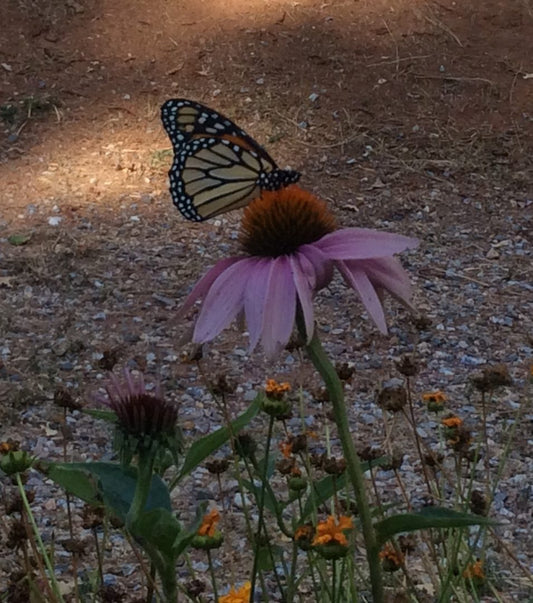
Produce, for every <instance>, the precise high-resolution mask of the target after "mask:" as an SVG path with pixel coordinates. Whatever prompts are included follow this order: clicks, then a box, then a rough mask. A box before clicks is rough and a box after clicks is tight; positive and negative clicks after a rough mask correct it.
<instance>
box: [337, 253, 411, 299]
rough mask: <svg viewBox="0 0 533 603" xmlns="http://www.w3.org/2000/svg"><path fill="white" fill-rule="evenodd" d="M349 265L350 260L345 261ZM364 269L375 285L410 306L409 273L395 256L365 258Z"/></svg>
mask: <svg viewBox="0 0 533 603" xmlns="http://www.w3.org/2000/svg"><path fill="white" fill-rule="evenodd" d="M345 263H346V264H347V265H350V262H349V261H348V262H345ZM365 270H366V272H367V274H368V276H369V278H370V280H371V281H372V283H373V284H374V286H376V287H382V288H383V289H385V290H386V291H388V292H389V293H390V294H391V295H393V296H394V297H396V298H397V299H398V300H400V301H401V302H403V303H404V304H406V305H407V306H408V307H410V308H412V305H411V297H412V288H411V282H410V280H409V275H408V274H407V272H406V271H405V270H404V268H403V266H402V265H401V264H400V262H399V260H397V259H396V258H379V259H376V260H367V261H366V262H365Z"/></svg>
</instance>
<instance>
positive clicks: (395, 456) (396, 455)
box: [381, 450, 404, 471]
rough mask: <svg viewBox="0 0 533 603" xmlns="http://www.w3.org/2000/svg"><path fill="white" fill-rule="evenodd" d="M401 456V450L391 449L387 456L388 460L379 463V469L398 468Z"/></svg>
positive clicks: (401, 459)
mask: <svg viewBox="0 0 533 603" xmlns="http://www.w3.org/2000/svg"><path fill="white" fill-rule="evenodd" d="M403 457H404V454H403V452H400V451H399V450H393V452H392V455H391V456H390V457H389V462H388V463H385V464H383V465H381V469H383V471H391V470H395V471H398V469H400V468H401V466H402V463H403Z"/></svg>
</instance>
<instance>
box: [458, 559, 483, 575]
mask: <svg viewBox="0 0 533 603" xmlns="http://www.w3.org/2000/svg"><path fill="white" fill-rule="evenodd" d="M463 578H466V579H467V580H474V579H477V580H483V579H484V578H485V572H484V571H483V561H481V559H478V560H477V561H475V562H474V563H469V564H468V565H467V566H466V569H465V571H464V572H463Z"/></svg>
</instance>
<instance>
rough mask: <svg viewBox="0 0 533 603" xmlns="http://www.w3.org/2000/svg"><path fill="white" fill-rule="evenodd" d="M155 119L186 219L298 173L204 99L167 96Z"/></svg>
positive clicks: (239, 203)
mask: <svg viewBox="0 0 533 603" xmlns="http://www.w3.org/2000/svg"><path fill="white" fill-rule="evenodd" d="M161 120H162V122H163V127H164V128H165V130H166V132H167V134H168V136H169V138H170V141H171V142H172V146H173V147H174V162H173V164H172V167H171V168H170V170H169V172H168V175H169V178H170V193H171V195H172V200H173V202H174V205H175V206H176V207H177V208H178V209H179V210H180V212H181V213H182V214H183V215H184V216H185V217H186V218H187V219H188V220H194V221H197V222H200V221H202V220H207V219H208V218H212V217H213V216H216V215H218V214H221V213H224V212H227V211H230V210H232V209H237V208H239V207H244V206H245V205H247V204H248V203H249V202H250V201H251V200H252V199H254V198H255V197H257V196H258V195H259V193H260V191H261V190H278V189H280V188H283V187H284V186H287V185H289V184H292V183H293V182H296V181H297V180H298V179H299V178H300V174H299V173H298V172H295V171H293V170H280V169H279V168H278V166H277V165H276V163H275V161H274V160H273V159H272V157H270V155H269V154H268V153H267V152H266V151H265V150H264V149H263V147H261V146H260V145H259V144H258V143H257V142H256V141H255V140H254V139H253V138H251V137H250V136H248V134H246V132H244V131H243V130H241V129H240V128H239V127H238V126H236V125H235V124H234V123H233V122H232V121H231V120H229V119H228V118H227V117H224V116H223V115H221V114H220V113H218V112H217V111H213V110H212V109H209V108H208V107H206V106H205V105H201V104H200V103H196V102H194V101H191V100H186V99H182V98H177V99H170V100H167V101H166V102H165V103H164V104H163V106H162V107H161Z"/></svg>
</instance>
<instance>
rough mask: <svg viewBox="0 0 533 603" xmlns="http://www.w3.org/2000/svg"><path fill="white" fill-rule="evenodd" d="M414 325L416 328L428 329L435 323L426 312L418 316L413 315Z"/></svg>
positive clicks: (420, 329)
mask: <svg viewBox="0 0 533 603" xmlns="http://www.w3.org/2000/svg"><path fill="white" fill-rule="evenodd" d="M412 320H413V325H414V326H415V329H418V330H419V331H427V330H428V329H429V327H431V325H432V324H433V321H432V320H431V318H429V316H427V315H426V314H419V315H418V316H414V317H413V319H412Z"/></svg>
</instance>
